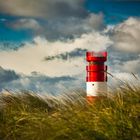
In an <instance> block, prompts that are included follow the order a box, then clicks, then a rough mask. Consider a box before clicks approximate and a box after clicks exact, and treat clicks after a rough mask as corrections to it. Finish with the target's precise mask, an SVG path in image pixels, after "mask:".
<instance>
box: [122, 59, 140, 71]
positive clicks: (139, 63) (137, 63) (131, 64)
mask: <svg viewBox="0 0 140 140" xmlns="http://www.w3.org/2000/svg"><path fill="white" fill-rule="evenodd" d="M138 58H139V57H138ZM120 67H121V68H122V70H124V71H126V72H130V73H135V74H137V73H139V72H140V58H139V59H137V60H130V61H126V62H124V63H123V65H121V66H120Z"/></svg>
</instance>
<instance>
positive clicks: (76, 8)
mask: <svg viewBox="0 0 140 140" xmlns="http://www.w3.org/2000/svg"><path fill="white" fill-rule="evenodd" d="M83 5H84V0H29V1H26V0H0V12H2V13H5V14H10V15H18V16H27V17H32V16H33V17H43V18H44V17H45V18H53V17H57V18H58V17H60V16H63V17H67V16H76V17H83V16H85V15H86V14H87V12H86V11H85V9H84V6H83Z"/></svg>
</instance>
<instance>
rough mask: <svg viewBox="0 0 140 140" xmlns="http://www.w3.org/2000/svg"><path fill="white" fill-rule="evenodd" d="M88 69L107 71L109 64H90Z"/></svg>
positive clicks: (88, 70)
mask: <svg viewBox="0 0 140 140" xmlns="http://www.w3.org/2000/svg"><path fill="white" fill-rule="evenodd" d="M86 70H87V72H90V71H106V70H107V66H106V65H90V66H86Z"/></svg>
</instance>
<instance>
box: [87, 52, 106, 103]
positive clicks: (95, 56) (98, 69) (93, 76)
mask: <svg viewBox="0 0 140 140" xmlns="http://www.w3.org/2000/svg"><path fill="white" fill-rule="evenodd" d="M86 61H87V62H88V65H87V66H86V71H87V77H86V92H87V101H88V102H93V101H94V100H95V99H98V98H101V97H102V95H103V94H105V93H107V66H106V65H105V62H106V61H107V52H98V53H96V52H86Z"/></svg>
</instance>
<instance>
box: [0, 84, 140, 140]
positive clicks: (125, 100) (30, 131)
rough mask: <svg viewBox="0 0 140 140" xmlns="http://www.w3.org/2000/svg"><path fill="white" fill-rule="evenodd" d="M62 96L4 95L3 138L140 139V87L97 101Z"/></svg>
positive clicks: (79, 93)
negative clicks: (90, 102) (91, 102)
mask: <svg viewBox="0 0 140 140" xmlns="http://www.w3.org/2000/svg"><path fill="white" fill-rule="evenodd" d="M83 95H84V91H83V92H82V91H77V92H75V94H73V95H65V96H61V97H53V96H39V95H37V94H34V93H27V92H25V93H24V92H23V93H16V94H13V93H10V92H9V93H8V94H5V93H2V94H1V95H0V140H139V139H140V88H139V87H135V86H133V87H132V86H129V85H125V86H124V87H123V88H119V89H116V90H115V91H113V92H112V93H109V95H108V96H106V97H104V98H102V99H101V100H97V101H96V102H95V103H93V104H88V103H87V102H86V101H85V97H84V96H83Z"/></svg>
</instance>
